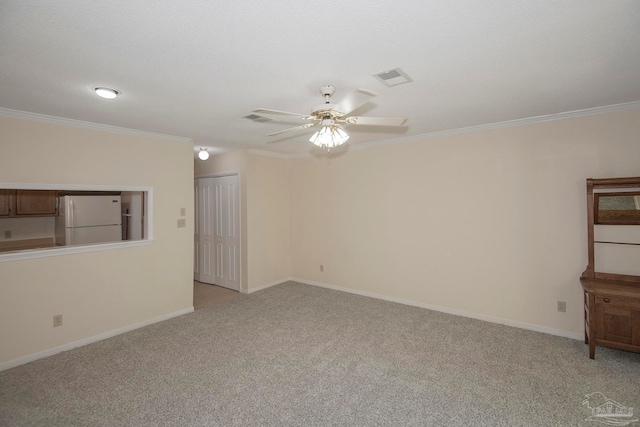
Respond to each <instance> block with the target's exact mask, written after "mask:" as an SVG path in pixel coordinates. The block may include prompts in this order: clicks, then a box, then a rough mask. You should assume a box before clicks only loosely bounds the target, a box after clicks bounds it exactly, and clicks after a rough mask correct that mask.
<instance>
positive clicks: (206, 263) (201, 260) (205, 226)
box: [194, 178, 215, 283]
mask: <svg viewBox="0 0 640 427" xmlns="http://www.w3.org/2000/svg"><path fill="white" fill-rule="evenodd" d="M213 191H214V187H213V178H200V179H199V180H198V184H197V185H196V204H197V206H196V227H195V228H196V231H195V233H196V236H195V242H196V247H195V249H196V253H195V276H194V277H195V278H196V280H198V281H199V282H202V283H215V280H214V267H215V264H214V262H215V258H214V252H213V243H214V240H213V213H214V211H213V202H214V198H213Z"/></svg>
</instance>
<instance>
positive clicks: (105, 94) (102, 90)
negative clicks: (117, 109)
mask: <svg viewBox="0 0 640 427" xmlns="http://www.w3.org/2000/svg"><path fill="white" fill-rule="evenodd" d="M93 90H95V91H96V94H97V95H98V96H101V97H102V98H107V99H113V98H115V97H116V96H118V95H120V93H121V92H120V91H117V90H115V89H111V88H108V87H100V86H99V87H94V88H93Z"/></svg>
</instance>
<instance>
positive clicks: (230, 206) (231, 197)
mask: <svg viewBox="0 0 640 427" xmlns="http://www.w3.org/2000/svg"><path fill="white" fill-rule="evenodd" d="M195 196H196V197H195V200H196V206H195V211H196V220H195V222H196V224H195V236H194V242H195V243H194V245H195V256H194V278H195V279H196V280H198V281H199V282H203V283H212V284H215V285H218V286H223V287H225V288H229V289H233V290H236V291H239V290H240V236H239V227H240V211H239V197H238V196H239V190H238V176H237V175H231V176H223V177H216V178H200V179H197V180H196V185H195Z"/></svg>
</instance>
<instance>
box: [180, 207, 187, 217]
mask: <svg viewBox="0 0 640 427" xmlns="http://www.w3.org/2000/svg"><path fill="white" fill-rule="evenodd" d="M186 214H187V210H186V209H185V208H180V216H185V215H186Z"/></svg>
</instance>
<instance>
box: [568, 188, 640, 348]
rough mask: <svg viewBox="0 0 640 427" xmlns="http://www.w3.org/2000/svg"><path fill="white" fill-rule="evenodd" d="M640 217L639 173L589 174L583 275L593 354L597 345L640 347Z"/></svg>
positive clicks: (587, 335) (587, 337)
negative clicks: (603, 176) (586, 258)
mask: <svg viewBox="0 0 640 427" xmlns="http://www.w3.org/2000/svg"><path fill="white" fill-rule="evenodd" d="M605 198H611V200H609V201H608V202H607V204H605V203H599V199H600V200H604V199H605ZM620 212H622V213H623V214H624V215H621V214H620ZM611 218H615V219H616V220H615V221H612V220H611ZM638 218H640V177H637V178H611V179H588V180H587V219H588V234H587V236H588V248H587V250H588V255H589V264H588V265H587V269H586V270H585V271H584V272H583V273H582V276H581V277H580V281H581V283H582V288H583V290H584V326H585V343H587V344H589V357H590V358H591V359H593V358H594V357H595V350H596V346H603V347H611V348H616V349H620V350H626V351H633V352H638V353H640V221H638Z"/></svg>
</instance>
